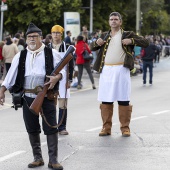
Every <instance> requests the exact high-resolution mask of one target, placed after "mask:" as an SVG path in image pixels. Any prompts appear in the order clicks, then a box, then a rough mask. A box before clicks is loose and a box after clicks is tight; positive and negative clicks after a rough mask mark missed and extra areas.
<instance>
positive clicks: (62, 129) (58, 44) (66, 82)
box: [48, 25, 74, 135]
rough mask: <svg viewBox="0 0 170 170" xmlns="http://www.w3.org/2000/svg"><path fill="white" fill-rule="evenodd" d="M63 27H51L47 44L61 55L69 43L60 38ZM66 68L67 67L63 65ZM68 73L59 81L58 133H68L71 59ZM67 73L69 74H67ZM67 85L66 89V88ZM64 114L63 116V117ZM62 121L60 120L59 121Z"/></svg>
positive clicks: (71, 73)
mask: <svg viewBox="0 0 170 170" xmlns="http://www.w3.org/2000/svg"><path fill="white" fill-rule="evenodd" d="M63 31H64V28H63V27H62V26H60V25H54V26H53V27H52V28H51V35H52V42H51V43H50V44H49V45H48V47H50V48H53V49H55V50H57V51H58V52H59V54H60V56H61V57H63V56H64V54H65V51H66V49H67V48H68V47H69V45H66V43H65V42H64V41H63V40H62V35H63ZM65 69H66V70H67V67H65ZM68 69H69V70H68V73H67V71H66V74H65V75H64V76H63V79H62V81H60V83H59V98H58V101H59V116H58V124H61V125H60V126H59V127H58V130H59V134H60V135H68V134H69V133H68V131H67V129H66V124H67V111H68V110H67V102H68V98H70V84H71V82H72V75H73V69H74V68H73V60H71V61H70V62H69V68H68ZM68 74H69V75H68ZM66 87H67V90H66ZM63 115H64V117H63ZM61 121H62V122H61Z"/></svg>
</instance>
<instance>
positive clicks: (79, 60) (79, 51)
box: [75, 35, 96, 89]
mask: <svg viewBox="0 0 170 170" xmlns="http://www.w3.org/2000/svg"><path fill="white" fill-rule="evenodd" d="M85 39H86V37H85V36H84V37H83V36H81V35H79V36H78V37H77V44H76V46H75V47H76V55H77V57H76V64H77V66H78V86H77V89H81V88H82V85H81V78H82V74H83V68H85V69H86V71H87V73H88V75H89V78H90V80H91V83H92V88H93V89H96V87H95V84H94V78H93V75H92V72H91V68H90V61H89V60H84V58H83V52H84V49H85V48H86V49H87V51H88V52H89V53H91V51H90V49H89V47H88V44H87V43H86V42H85V41H86V40H85Z"/></svg>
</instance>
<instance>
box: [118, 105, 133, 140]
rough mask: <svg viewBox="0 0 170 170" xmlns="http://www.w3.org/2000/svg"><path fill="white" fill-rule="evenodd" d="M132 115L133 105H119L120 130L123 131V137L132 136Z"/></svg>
mask: <svg viewBox="0 0 170 170" xmlns="http://www.w3.org/2000/svg"><path fill="white" fill-rule="evenodd" d="M131 113H132V105H129V106H122V105H119V121H120V130H121V131H122V136H123V137H129V136H130V128H129V124H130V119H131Z"/></svg>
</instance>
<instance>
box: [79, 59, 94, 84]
mask: <svg viewBox="0 0 170 170" xmlns="http://www.w3.org/2000/svg"><path fill="white" fill-rule="evenodd" d="M77 66H78V85H80V83H81V78H82V75H83V68H85V69H86V71H87V73H88V75H89V78H90V81H91V83H92V84H94V78H93V75H92V71H91V68H90V63H89V62H86V63H84V64H77Z"/></svg>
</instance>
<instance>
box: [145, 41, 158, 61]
mask: <svg viewBox="0 0 170 170" xmlns="http://www.w3.org/2000/svg"><path fill="white" fill-rule="evenodd" d="M156 51H157V47H156V45H155V44H153V43H151V44H150V45H149V46H148V47H146V48H144V56H143V57H142V60H143V61H153V59H154V58H155V55H156Z"/></svg>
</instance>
